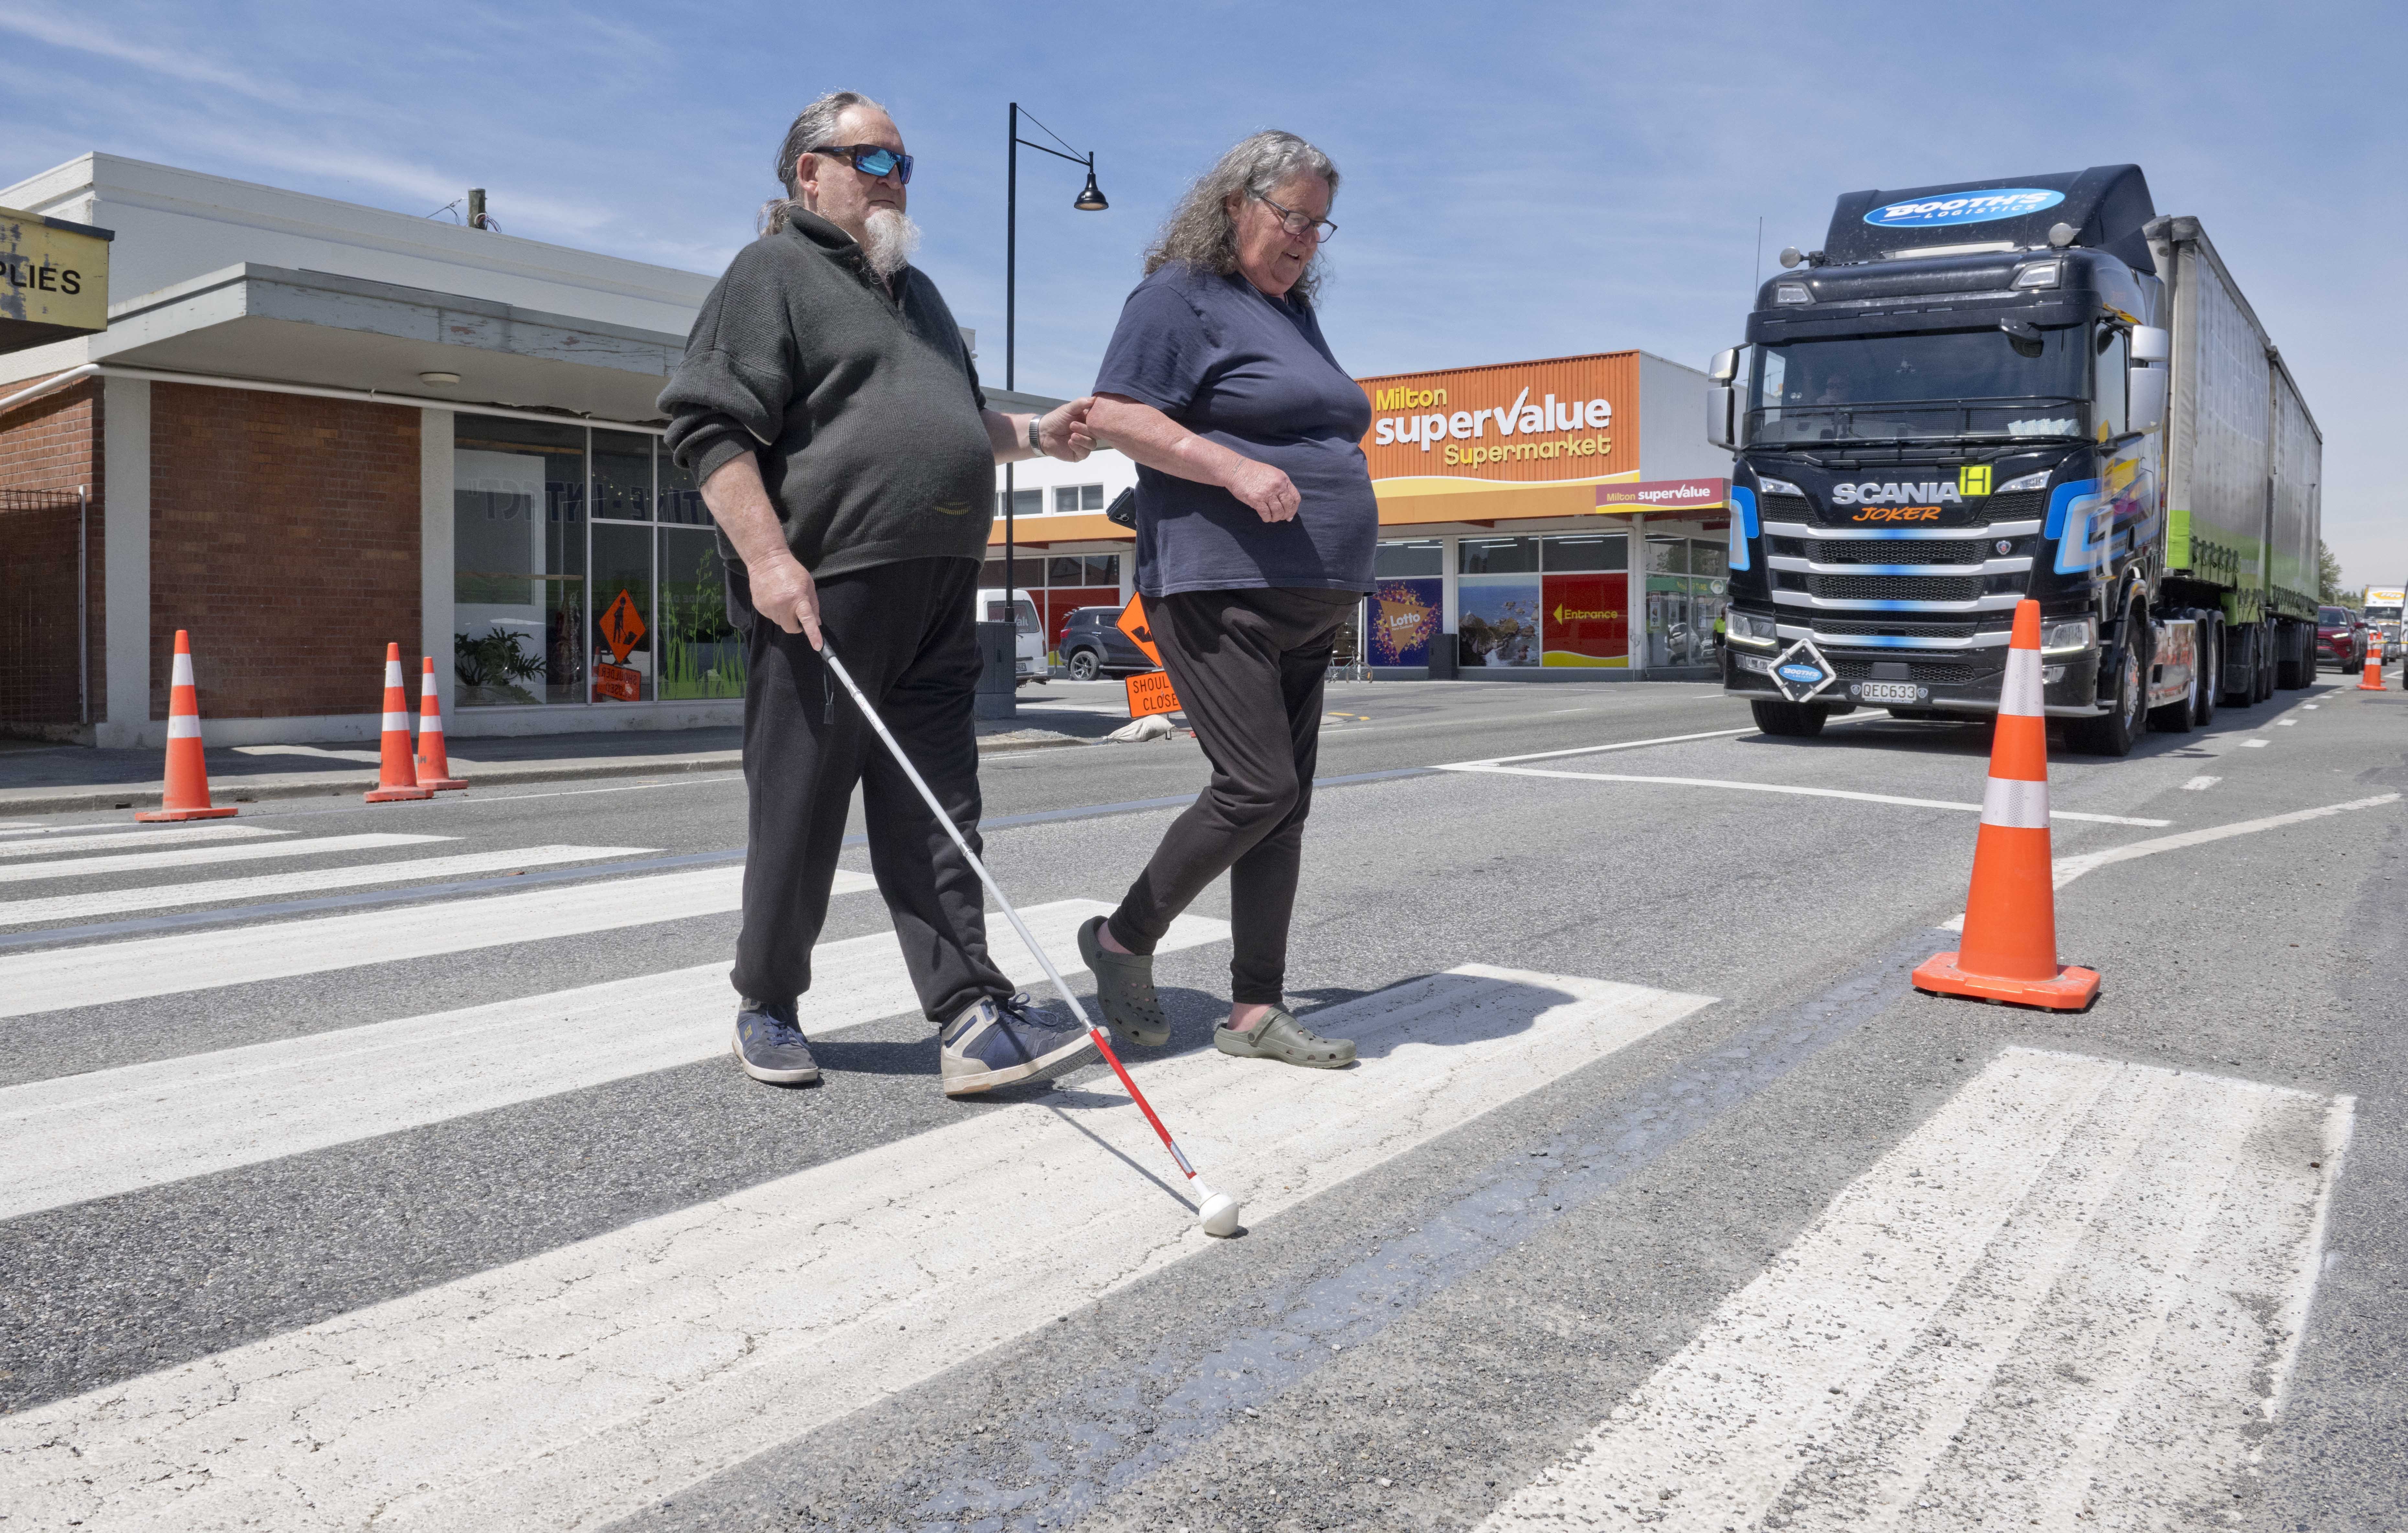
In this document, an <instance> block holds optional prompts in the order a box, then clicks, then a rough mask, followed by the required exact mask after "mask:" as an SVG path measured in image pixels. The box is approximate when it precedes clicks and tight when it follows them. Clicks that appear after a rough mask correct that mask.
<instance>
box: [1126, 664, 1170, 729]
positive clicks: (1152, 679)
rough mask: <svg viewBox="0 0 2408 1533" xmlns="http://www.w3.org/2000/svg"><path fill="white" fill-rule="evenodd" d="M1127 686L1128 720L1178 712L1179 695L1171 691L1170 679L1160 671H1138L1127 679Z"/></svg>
mask: <svg viewBox="0 0 2408 1533" xmlns="http://www.w3.org/2000/svg"><path fill="white" fill-rule="evenodd" d="M1127 685H1128V705H1129V717H1130V718H1132V719H1142V718H1144V717H1145V716H1146V715H1148V714H1150V713H1176V712H1178V711H1179V708H1180V703H1179V694H1178V693H1177V692H1176V691H1175V690H1173V689H1172V687H1171V685H1170V678H1169V677H1168V676H1167V675H1165V674H1163V673H1162V672H1161V671H1140V672H1139V673H1138V674H1137V675H1135V676H1132V677H1130V678H1129V679H1128V682H1127Z"/></svg>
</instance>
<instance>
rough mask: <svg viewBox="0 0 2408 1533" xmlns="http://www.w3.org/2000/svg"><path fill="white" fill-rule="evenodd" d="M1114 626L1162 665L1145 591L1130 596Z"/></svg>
mask: <svg viewBox="0 0 2408 1533" xmlns="http://www.w3.org/2000/svg"><path fill="white" fill-rule="evenodd" d="M1112 626H1113V627H1115V628H1118V629H1119V630H1120V631H1121V632H1122V633H1125V634H1126V635H1128V637H1129V642H1130V643H1132V644H1134V645H1136V646H1137V647H1138V648H1139V649H1140V650H1143V651H1144V652H1145V657H1146V658H1147V659H1148V660H1151V661H1153V662H1154V666H1155V667H1156V668H1157V669H1159V668H1160V667H1161V665H1162V652H1161V651H1160V650H1157V649H1155V648H1154V630H1153V629H1152V628H1150V627H1148V626H1146V621H1145V593H1144V592H1142V591H1140V592H1139V593H1137V594H1136V595H1132V596H1130V597H1129V599H1128V605H1127V606H1126V607H1124V608H1122V609H1121V615H1120V617H1119V618H1118V619H1116V620H1115V621H1114V622H1113V623H1112ZM1166 684H1167V683H1166ZM1132 695H1134V694H1132ZM1129 717H1131V718H1133V719H1134V718H1141V717H1143V715H1141V714H1137V713H1132V714H1130V715H1129Z"/></svg>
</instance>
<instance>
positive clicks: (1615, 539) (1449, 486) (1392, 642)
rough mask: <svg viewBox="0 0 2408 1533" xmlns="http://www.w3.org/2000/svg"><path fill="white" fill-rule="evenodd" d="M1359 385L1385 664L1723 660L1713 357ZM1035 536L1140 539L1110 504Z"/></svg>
mask: <svg viewBox="0 0 2408 1533" xmlns="http://www.w3.org/2000/svg"><path fill="white" fill-rule="evenodd" d="M1359 381H1360V382H1361V384H1362V387H1363V391H1364V393H1365V394H1367V395H1368V396H1369V398H1370V401H1371V407H1372V423H1371V430H1370V433H1369V436H1367V437H1365V438H1364V442H1363V451H1364V455H1365V457H1366V459H1367V460H1368V462H1369V465H1370V470H1371V479H1372V483H1373V488H1374V489H1375V491H1376V492H1377V494H1378V495H1379V501H1380V548H1379V552H1378V555H1377V557H1376V560H1375V563H1374V569H1373V574H1374V579H1375V580H1376V589H1375V590H1374V591H1373V593H1372V595H1371V596H1370V597H1369V600H1367V601H1366V602H1365V603H1364V608H1363V613H1362V618H1361V622H1360V623H1359V625H1358V637H1357V643H1358V646H1359V652H1360V653H1361V654H1362V656H1363V658H1364V660H1366V661H1367V662H1368V663H1369V665H1370V666H1371V667H1372V673H1373V674H1374V675H1376V676H1386V677H1395V678H1398V679H1411V678H1419V677H1425V676H1440V677H1443V676H1446V675H1449V674H1453V675H1457V676H1460V677H1461V678H1463V679H1464V680H1490V681H1619V680H1626V679H1633V678H1636V677H1639V676H1642V675H1652V676H1656V677H1659V678H1675V677H1681V676H1684V675H1688V674H1696V675H1704V674H1706V668H1707V667H1710V666H1712V665H1713V631H1714V623H1715V620H1716V619H1717V618H1718V617H1719V616H1720V615H1721V611H1722V602H1723V592H1724V584H1725V580H1724V572H1725V568H1726V563H1725V559H1726V552H1727V541H1728V526H1729V523H1728V519H1727V515H1726V512H1725V505H1726V499H1727V484H1728V479H1727V476H1728V474H1729V467H1730V459H1729V455H1728V454H1727V453H1722V452H1718V451H1715V450H1714V449H1713V448H1712V447H1711V446H1709V445H1708V444H1707V442H1706V439H1705V431H1704V426H1705V390H1706V379H1705V375H1704V374H1703V373H1700V372H1699V371H1697V370H1696V369H1694V368H1690V367H1684V366H1681V365H1678V364H1676V363H1671V362H1667V361H1665V360H1664V359H1662V358H1660V357H1656V356H1652V355H1649V354H1648V353H1646V352H1643V351H1610V352H1600V353H1594V354H1590V355H1584V356H1570V357H1555V358H1549V359H1545V360H1541V361H1534V362H1516V363H1500V364H1497V365H1488V366H1479V367H1460V368H1450V369H1445V370H1441V371H1434V372H1420V373H1399V374H1393V375H1389V376H1386V377H1381V378H1367V379H1363V380H1359ZM1305 514H1307V515H1311V514H1312V511H1311V508H1309V507H1308V508H1307V509H1306V512H1305ZM1018 537H1019V542H1020V545H1021V547H1022V548H1023V549H1025V551H1026V552H1028V553H1029V554H1034V555H1038V556H1045V555H1049V554H1060V555H1064V556H1079V555H1085V556H1090V557H1094V556H1100V555H1104V554H1107V553H1110V552H1120V551H1125V550H1126V549H1127V547H1128V544H1129V543H1130V541H1131V535H1130V534H1128V533H1126V532H1125V531H1124V530H1123V529H1121V528H1118V527H1115V526H1113V525H1112V524H1111V523H1109V522H1106V521H1105V520H1104V519H1103V518H1102V517H1101V516H1077V517H1064V516H1047V517H1043V518H1032V519H1028V520H1024V521H1022V522H1021V523H1019V533H1018ZM1001 539H1002V529H1001V528H1000V527H999V526H998V527H997V529H996V542H997V543H998V544H1000V542H1001ZM998 552H1000V551H999V549H998ZM1100 583H1101V582H1100V581H1098V582H1097V584H1099V585H1100ZM1450 662H1452V663H1451V664H1450Z"/></svg>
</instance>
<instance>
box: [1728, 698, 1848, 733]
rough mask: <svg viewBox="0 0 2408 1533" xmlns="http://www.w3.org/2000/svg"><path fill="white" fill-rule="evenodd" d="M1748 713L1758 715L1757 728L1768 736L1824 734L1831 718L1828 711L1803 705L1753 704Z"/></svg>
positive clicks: (1767, 702)
mask: <svg viewBox="0 0 2408 1533" xmlns="http://www.w3.org/2000/svg"><path fill="white" fill-rule="evenodd" d="M1747 709H1748V711H1749V712H1751V713H1753V714H1755V715H1756V727H1757V728H1758V729H1761V730H1763V731H1764V732H1765V733H1766V734H1768V735H1785V736H1788V737H1791V738H1809V737H1812V736H1814V735H1819V734H1821V733H1822V732H1823V721H1824V720H1826V719H1828V718H1829V717H1830V716H1831V714H1830V710H1829V709H1821V708H1808V707H1807V706H1806V705H1805V704H1803V703H1787V702H1773V701H1770V700H1766V701H1761V702H1752V703H1750V704H1748V705H1747Z"/></svg>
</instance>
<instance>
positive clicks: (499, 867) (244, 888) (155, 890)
mask: <svg viewBox="0 0 2408 1533" xmlns="http://www.w3.org/2000/svg"><path fill="white" fill-rule="evenodd" d="M292 845H294V843H293V842H290V841H287V842H284V843H282V844H281V845H279V846H278V847H277V850H278V851H282V850H285V849H286V848H289V847H291V846H292ZM653 850H654V848H652V847H646V846H528V847H520V848H518V849H517V850H515V851H511V850H508V849H505V850H503V851H499V852H463V853H461V854H460V855H458V856H456V857H421V858H418V859H416V860H414V861H410V862H388V863H353V864H351V865H350V866H348V867H313V868H310V869H308V871H306V872H300V873H267V874H263V875H261V876H260V877H257V878H249V879H205V880H202V881H198V882H193V883H161V884H149V885H146V886H144V887H142V888H139V889H107V890H103V891H101V892H99V893H97V894H89V895H52V896H50V898H47V899H19V900H0V926H13V925H23V924H28V923H32V922H36V921H89V920H93V919H95V918H97V917H100V916H105V915H123V914H125V913H126V912H128V911H130V910H166V909H169V908H170V907H173V906H179V905H208V904H213V903H216V902H217V901H220V900H224V901H236V900H254V899H277V898H280V897H281V896H283V895H305V894H309V893H312V892H314V891H318V890H322V889H356V888H360V887H363V886H365V885H367V884H372V883H408V882H409V881H412V880H414V879H448V878H452V877H456V876H458V875H461V874H466V873H495V872H500V871H503V870H504V869H508V868H516V867H552V865H554V864H556V863H573V862H595V861H598V860H600V859H602V858H605V857H639V856H642V855H643V854H644V853H646V852H651V851H653Z"/></svg>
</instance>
